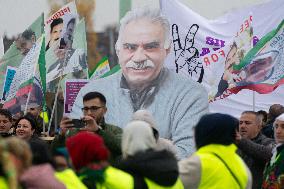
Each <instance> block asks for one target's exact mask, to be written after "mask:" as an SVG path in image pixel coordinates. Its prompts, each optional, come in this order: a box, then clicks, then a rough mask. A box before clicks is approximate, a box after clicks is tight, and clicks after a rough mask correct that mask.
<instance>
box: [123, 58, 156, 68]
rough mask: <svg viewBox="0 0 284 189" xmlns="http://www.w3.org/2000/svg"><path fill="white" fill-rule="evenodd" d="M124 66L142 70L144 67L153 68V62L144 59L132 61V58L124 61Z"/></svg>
mask: <svg viewBox="0 0 284 189" xmlns="http://www.w3.org/2000/svg"><path fill="white" fill-rule="evenodd" d="M125 66H126V68H133V69H136V70H142V69H146V68H155V64H154V63H153V62H152V61H151V60H145V61H141V62H134V61H132V60H130V61H128V62H127V63H126V65H125Z"/></svg>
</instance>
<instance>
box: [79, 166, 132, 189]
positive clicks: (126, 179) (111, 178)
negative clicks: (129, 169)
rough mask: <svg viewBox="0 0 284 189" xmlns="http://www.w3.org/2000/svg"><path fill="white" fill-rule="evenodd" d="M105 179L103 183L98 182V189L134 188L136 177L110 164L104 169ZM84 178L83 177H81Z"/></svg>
mask: <svg viewBox="0 0 284 189" xmlns="http://www.w3.org/2000/svg"><path fill="white" fill-rule="evenodd" d="M104 174H105V181H104V182H103V183H96V188H97V189H110V188H111V189H122V188H123V189H133V188H134V179H133V177H132V176H131V175H130V174H128V173H126V172H124V171H121V170H119V169H116V168H114V167H112V166H108V167H107V168H106V170H105V171H104ZM80 179H81V180H83V179H84V178H83V177H80Z"/></svg>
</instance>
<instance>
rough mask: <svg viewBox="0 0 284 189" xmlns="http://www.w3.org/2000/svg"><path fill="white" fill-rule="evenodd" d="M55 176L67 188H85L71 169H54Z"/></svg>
mask: <svg viewBox="0 0 284 189" xmlns="http://www.w3.org/2000/svg"><path fill="white" fill-rule="evenodd" d="M55 177H56V178H57V179H58V180H59V181H61V182H62V183H63V184H64V185H65V186H66V188H67V189H87V187H86V186H85V185H84V184H83V183H82V181H81V180H80V179H79V178H78V177H77V175H76V174H75V173H74V171H73V170H72V169H65V170H64V171H56V172H55Z"/></svg>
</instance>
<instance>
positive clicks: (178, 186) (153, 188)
mask: <svg viewBox="0 0 284 189" xmlns="http://www.w3.org/2000/svg"><path fill="white" fill-rule="evenodd" d="M145 182H146V184H147V186H148V188H149V189H183V188H184V187H183V184H182V182H181V180H180V179H179V178H178V179H177V181H176V183H175V184H174V185H173V186H168V187H165V186H160V185H158V184H156V183H155V182H153V181H151V180H150V179H147V178H145Z"/></svg>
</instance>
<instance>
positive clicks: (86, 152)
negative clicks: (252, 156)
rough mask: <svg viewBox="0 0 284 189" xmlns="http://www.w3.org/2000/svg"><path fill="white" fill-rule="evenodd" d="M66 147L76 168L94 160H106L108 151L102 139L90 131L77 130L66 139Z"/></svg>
mask: <svg viewBox="0 0 284 189" xmlns="http://www.w3.org/2000/svg"><path fill="white" fill-rule="evenodd" d="M66 147H67V150H68V152H69V155H70V157H71V160H72V164H73V166H74V168H75V169H76V170H80V169H81V168H83V167H84V166H86V165H88V164H89V163H92V162H94V161H100V160H107V159H108V157H109V151H108V149H107V147H106V146H105V144H104V141H103V139H102V138H101V137H100V136H99V135H97V134H94V133H91V132H85V131H84V132H79V133H78V134H76V135H74V136H71V137H69V138H68V139H67V140H66Z"/></svg>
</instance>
